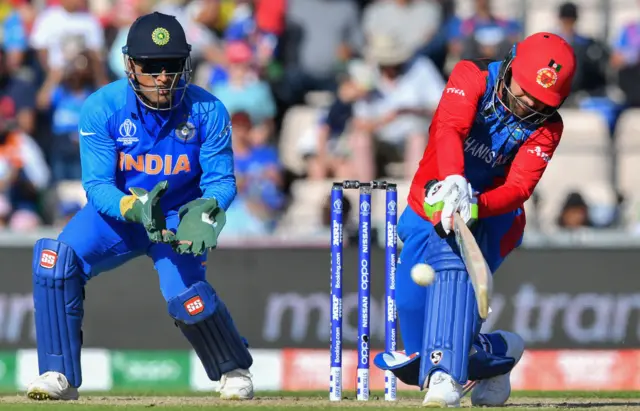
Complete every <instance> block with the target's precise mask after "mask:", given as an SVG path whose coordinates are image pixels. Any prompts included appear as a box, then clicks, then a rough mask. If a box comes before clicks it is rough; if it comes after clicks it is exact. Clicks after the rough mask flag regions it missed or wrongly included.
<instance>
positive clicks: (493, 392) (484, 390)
mask: <svg viewBox="0 0 640 411" xmlns="http://www.w3.org/2000/svg"><path fill="white" fill-rule="evenodd" d="M496 333H498V334H500V335H501V336H502V338H504V340H505V342H506V343H507V354H506V356H507V357H511V358H514V359H515V360H516V362H515V364H514V367H515V366H516V365H517V364H518V361H520V358H522V354H523V353H524V340H523V339H522V337H520V336H519V335H518V334H514V333H510V332H507V331H496ZM512 370H513V368H512ZM510 375H511V371H509V372H508V373H506V374H502V375H498V376H496V377H491V378H487V379H486V380H479V381H477V382H476V384H475V387H474V388H473V391H472V392H471V404H472V405H487V406H492V407H497V406H500V405H503V404H504V403H505V402H507V400H508V399H509V396H510V395H511V380H510Z"/></svg>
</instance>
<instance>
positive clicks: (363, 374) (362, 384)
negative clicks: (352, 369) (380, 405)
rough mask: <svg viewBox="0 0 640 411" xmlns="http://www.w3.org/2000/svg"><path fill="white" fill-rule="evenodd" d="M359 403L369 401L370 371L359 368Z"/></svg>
mask: <svg viewBox="0 0 640 411" xmlns="http://www.w3.org/2000/svg"><path fill="white" fill-rule="evenodd" d="M357 388H358V393H357V396H356V397H357V400H358V401H369V370H365V369H362V368H358V387H357Z"/></svg>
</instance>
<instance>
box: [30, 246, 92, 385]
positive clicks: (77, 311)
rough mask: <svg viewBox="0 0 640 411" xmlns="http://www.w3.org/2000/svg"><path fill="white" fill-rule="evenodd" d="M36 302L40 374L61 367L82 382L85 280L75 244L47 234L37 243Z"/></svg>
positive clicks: (73, 381)
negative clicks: (72, 247)
mask: <svg viewBox="0 0 640 411" xmlns="http://www.w3.org/2000/svg"><path fill="white" fill-rule="evenodd" d="M33 252H34V254H33V267H32V268H33V304H34V309H35V313H34V315H35V320H36V342H37V344H38V366H39V370H40V374H41V375H42V374H44V373H45V372H47V371H57V372H59V373H61V374H64V376H65V377H67V380H68V381H69V384H71V385H72V386H74V387H80V385H81V384H82V370H81V369H80V349H81V347H82V317H83V316H84V308H83V303H84V301H83V300H84V280H83V277H82V272H81V268H80V266H79V264H78V259H77V257H76V254H75V252H74V251H73V249H71V247H69V246H68V245H66V244H63V243H61V242H58V241H56V240H50V239H46V238H43V239H41V240H38V242H36V244H35V246H34V251H33Z"/></svg>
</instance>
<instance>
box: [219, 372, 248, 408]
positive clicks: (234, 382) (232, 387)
mask: <svg viewBox="0 0 640 411" xmlns="http://www.w3.org/2000/svg"><path fill="white" fill-rule="evenodd" d="M251 377H252V375H251V373H250V372H249V371H248V370H242V369H237V370H233V371H230V372H228V373H226V374H223V375H222V378H220V388H219V389H218V391H219V392H220V398H221V399H223V400H250V399H252V398H253V381H251Z"/></svg>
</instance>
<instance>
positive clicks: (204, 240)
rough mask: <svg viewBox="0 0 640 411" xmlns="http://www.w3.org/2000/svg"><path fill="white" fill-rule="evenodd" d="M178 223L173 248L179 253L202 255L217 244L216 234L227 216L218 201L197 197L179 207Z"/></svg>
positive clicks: (217, 234) (218, 233) (220, 229)
mask: <svg viewBox="0 0 640 411" xmlns="http://www.w3.org/2000/svg"><path fill="white" fill-rule="evenodd" d="M178 215H179V217H180V223H179V224H178V230H177V232H176V239H175V243H174V249H175V250H176V252H177V253H179V254H193V255H202V254H204V253H206V252H207V251H208V250H209V249H212V248H215V247H216V246H217V245H218V236H219V235H220V232H221V231H222V228H223V227H224V225H225V223H226V222H227V218H226V215H225V212H224V210H223V209H222V208H220V207H218V202H217V201H216V200H215V199H213V198H210V199H206V198H199V199H197V200H193V201H190V202H189V203H187V204H185V205H183V206H182V207H180V210H179V211H178Z"/></svg>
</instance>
